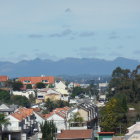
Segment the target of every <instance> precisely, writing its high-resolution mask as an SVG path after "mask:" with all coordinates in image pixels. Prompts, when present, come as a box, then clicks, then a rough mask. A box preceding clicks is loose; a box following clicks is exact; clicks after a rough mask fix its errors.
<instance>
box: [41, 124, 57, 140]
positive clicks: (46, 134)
mask: <svg viewBox="0 0 140 140" xmlns="http://www.w3.org/2000/svg"><path fill="white" fill-rule="evenodd" d="M41 132H42V140H53V139H54V138H55V134H56V133H57V128H56V126H55V124H54V122H53V121H45V122H44V123H43V124H41Z"/></svg>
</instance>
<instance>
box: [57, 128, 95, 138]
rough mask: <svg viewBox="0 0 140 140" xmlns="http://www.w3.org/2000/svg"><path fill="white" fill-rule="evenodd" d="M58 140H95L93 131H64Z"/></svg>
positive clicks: (58, 136)
mask: <svg viewBox="0 0 140 140" xmlns="http://www.w3.org/2000/svg"><path fill="white" fill-rule="evenodd" d="M56 139H57V140H93V130H92V129H87V130H62V131H61V133H60V134H58V135H57V138H56Z"/></svg>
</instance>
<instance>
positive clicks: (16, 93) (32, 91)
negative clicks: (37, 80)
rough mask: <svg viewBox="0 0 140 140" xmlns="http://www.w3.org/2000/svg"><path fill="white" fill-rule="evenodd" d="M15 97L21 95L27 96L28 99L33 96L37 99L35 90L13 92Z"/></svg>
mask: <svg viewBox="0 0 140 140" xmlns="http://www.w3.org/2000/svg"><path fill="white" fill-rule="evenodd" d="M12 94H13V95H20V96H25V97H26V98H28V99H29V98H30V95H33V97H35V92H34V90H26V91H12Z"/></svg>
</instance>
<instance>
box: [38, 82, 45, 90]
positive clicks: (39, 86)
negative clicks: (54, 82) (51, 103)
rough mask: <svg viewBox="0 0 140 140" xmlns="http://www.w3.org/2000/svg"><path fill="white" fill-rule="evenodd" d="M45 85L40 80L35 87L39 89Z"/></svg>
mask: <svg viewBox="0 0 140 140" xmlns="http://www.w3.org/2000/svg"><path fill="white" fill-rule="evenodd" d="M45 87H46V85H45V84H44V83H42V82H38V83H36V88H39V89H41V88H45Z"/></svg>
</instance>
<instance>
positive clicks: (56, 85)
mask: <svg viewBox="0 0 140 140" xmlns="http://www.w3.org/2000/svg"><path fill="white" fill-rule="evenodd" d="M55 88H60V89H66V85H65V83H64V82H62V81H59V82H55Z"/></svg>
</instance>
